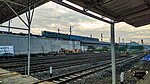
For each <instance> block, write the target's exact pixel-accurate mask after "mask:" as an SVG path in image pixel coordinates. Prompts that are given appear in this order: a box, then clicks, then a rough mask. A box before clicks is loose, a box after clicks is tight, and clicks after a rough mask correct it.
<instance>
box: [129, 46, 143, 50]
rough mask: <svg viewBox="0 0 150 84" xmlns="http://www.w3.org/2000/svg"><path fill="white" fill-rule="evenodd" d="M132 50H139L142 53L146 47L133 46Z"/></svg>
mask: <svg viewBox="0 0 150 84" xmlns="http://www.w3.org/2000/svg"><path fill="white" fill-rule="evenodd" d="M130 49H137V50H139V51H141V50H143V49H144V47H143V46H142V45H138V46H131V47H130Z"/></svg>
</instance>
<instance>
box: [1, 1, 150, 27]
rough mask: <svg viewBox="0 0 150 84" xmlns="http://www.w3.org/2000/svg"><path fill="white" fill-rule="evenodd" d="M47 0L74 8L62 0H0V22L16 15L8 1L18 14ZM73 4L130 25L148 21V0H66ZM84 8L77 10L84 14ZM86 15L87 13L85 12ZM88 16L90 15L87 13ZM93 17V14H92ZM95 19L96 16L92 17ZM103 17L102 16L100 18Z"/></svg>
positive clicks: (149, 7) (149, 8) (149, 19)
mask: <svg viewBox="0 0 150 84" xmlns="http://www.w3.org/2000/svg"><path fill="white" fill-rule="evenodd" d="M49 1H54V2H56V3H58V4H61V5H63V6H66V7H68V8H70V9H73V10H75V11H78V10H76V9H75V8H74V7H73V6H70V7H69V6H68V5H66V4H67V3H65V4H64V2H63V0H0V24H2V23H4V22H6V21H8V20H10V19H12V18H14V17H16V15H15V14H14V13H13V12H12V10H10V8H9V7H8V6H7V5H6V4H5V2H8V3H9V4H10V5H11V7H12V8H13V9H14V10H15V11H16V12H17V13H18V14H19V15H20V14H22V13H25V12H26V11H27V10H28V8H27V7H28V5H30V6H32V7H33V6H35V7H38V6H40V5H42V4H44V3H47V2H49ZM66 1H68V2H71V3H73V4H76V5H79V6H81V7H83V9H85V10H86V11H87V10H90V11H92V12H94V13H97V14H99V15H102V16H104V17H107V18H110V19H112V20H115V21H116V22H126V23H128V24H130V25H132V26H135V27H139V26H143V25H147V24H149V23H150V0H66ZM85 10H83V11H78V12H80V13H83V14H86V13H85V12H86V11H85ZM86 15H87V14H86ZM88 16H92V15H90V14H88ZM93 17H94V16H93ZM94 18H96V19H97V17H94ZM102 19H103V18H102Z"/></svg>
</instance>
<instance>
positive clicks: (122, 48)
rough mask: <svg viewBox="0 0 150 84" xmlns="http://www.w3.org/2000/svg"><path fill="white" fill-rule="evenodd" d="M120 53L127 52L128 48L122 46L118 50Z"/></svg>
mask: <svg viewBox="0 0 150 84" xmlns="http://www.w3.org/2000/svg"><path fill="white" fill-rule="evenodd" d="M118 51H127V48H126V46H121V47H119V48H118Z"/></svg>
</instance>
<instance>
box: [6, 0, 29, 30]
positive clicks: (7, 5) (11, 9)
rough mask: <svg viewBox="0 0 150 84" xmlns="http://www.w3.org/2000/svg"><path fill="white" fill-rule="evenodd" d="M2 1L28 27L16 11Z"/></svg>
mask: <svg viewBox="0 0 150 84" xmlns="http://www.w3.org/2000/svg"><path fill="white" fill-rule="evenodd" d="M4 2H5V3H6V5H7V6H8V7H9V8H10V9H11V10H12V11H13V13H14V14H16V15H17V17H18V18H19V19H20V20H21V21H22V22H23V23H24V24H25V25H26V26H27V27H28V24H27V23H26V22H25V21H24V20H23V19H22V18H21V17H20V16H19V15H18V14H17V13H16V11H15V10H14V9H13V8H12V7H11V6H10V5H9V4H8V3H7V2H6V1H4Z"/></svg>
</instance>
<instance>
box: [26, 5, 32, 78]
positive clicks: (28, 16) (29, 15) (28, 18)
mask: <svg viewBox="0 0 150 84" xmlns="http://www.w3.org/2000/svg"><path fill="white" fill-rule="evenodd" d="M28 8H29V10H28V12H27V13H26V18H27V21H28V76H30V53H31V49H30V35H31V34H30V32H31V22H32V18H33V14H34V8H33V11H32V12H31V11H30V10H31V7H30V6H29V7H28Z"/></svg>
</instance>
